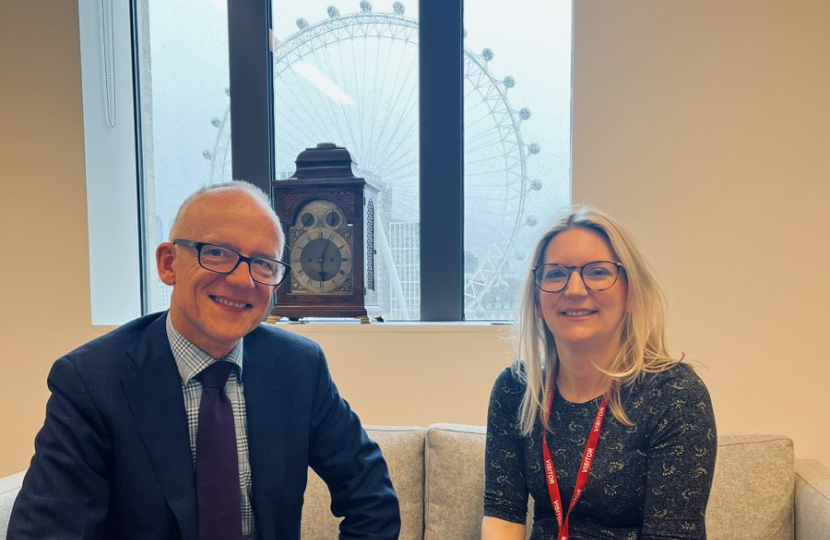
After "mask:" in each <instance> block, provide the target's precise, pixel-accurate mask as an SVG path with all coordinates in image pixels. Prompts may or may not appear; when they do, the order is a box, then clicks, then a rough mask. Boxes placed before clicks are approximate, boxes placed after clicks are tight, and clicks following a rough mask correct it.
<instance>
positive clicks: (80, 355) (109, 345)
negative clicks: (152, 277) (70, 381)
mask: <svg viewBox="0 0 830 540" xmlns="http://www.w3.org/2000/svg"><path fill="white" fill-rule="evenodd" d="M164 316H165V312H161V313H151V314H149V315H145V316H143V317H139V318H137V319H133V320H132V321H129V322H127V323H125V324H123V325H121V326H119V327H118V328H116V329H115V330H113V331H111V332H108V333H106V334H104V335H103V336H100V337H97V338H95V339H93V340H92V341H88V342H87V343H84V344H83V345H81V346H80V347H78V348H77V349H75V350H73V351H71V352H69V353H67V354H66V355H64V358H67V359H69V360H70V361H72V362H73V363H77V364H78V365H84V366H91V365H92V364H97V363H111V362H112V361H113V360H114V359H117V358H121V357H123V358H126V357H127V356H128V353H129V352H130V351H131V350H137V349H138V348H139V346H140V344H141V339H142V337H143V336H144V335H145V332H146V331H147V329H148V328H149V327H150V325H152V324H153V323H155V322H157V321H158V322H160V323H162V327H163V319H164Z"/></svg>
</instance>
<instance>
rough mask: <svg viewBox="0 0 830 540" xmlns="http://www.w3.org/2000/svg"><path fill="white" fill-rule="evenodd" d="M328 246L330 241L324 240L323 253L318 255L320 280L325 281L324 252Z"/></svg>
mask: <svg viewBox="0 0 830 540" xmlns="http://www.w3.org/2000/svg"><path fill="white" fill-rule="evenodd" d="M330 246H331V242H326V244H325V245H324V246H323V253H322V254H321V255H320V278H321V279H320V281H326V268H325V264H326V253H327V252H328V250H329V247H330Z"/></svg>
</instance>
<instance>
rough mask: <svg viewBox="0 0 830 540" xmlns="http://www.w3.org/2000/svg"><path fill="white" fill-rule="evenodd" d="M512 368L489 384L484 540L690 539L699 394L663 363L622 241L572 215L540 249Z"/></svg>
mask: <svg viewBox="0 0 830 540" xmlns="http://www.w3.org/2000/svg"><path fill="white" fill-rule="evenodd" d="M532 264H533V267H532V270H531V273H530V276H529V278H528V280H527V284H526V286H525V288H524V293H523V301H522V307H521V312H520V315H519V317H518V320H517V326H516V328H517V334H518V335H517V354H518V358H519V359H520V360H518V361H517V362H516V363H515V364H514V365H513V366H512V367H510V368H507V369H505V370H504V372H502V373H501V375H499V377H498V379H497V380H496V383H495V385H494V386H493V391H492V395H491V398H490V408H489V414H488V421H487V450H486V465H485V468H486V471H485V474H486V476H485V493H484V516H485V517H484V521H483V523H482V539H483V540H512V539H516V540H523V539H524V538H525V536H526V531H525V520H526V512H527V501H528V499H527V497H528V494H530V495H532V496H533V499H534V519H533V527H532V531H531V535H530V538H531V539H533V540H543V539H544V540H547V539H556V540H565V539H568V538H570V539H573V540H577V539H581V538H612V539H613V538H620V539H626V540H632V539H657V538H661V539H665V538H673V539H702V538H706V528H705V523H704V514H705V511H706V503H707V501H708V498H709V492H710V489H711V485H712V474H713V471H714V464H715V453H716V449H717V439H716V430H715V420H714V415H713V413H712V405H711V401H710V399H709V393H708V391H707V390H706V387H705V385H704V384H703V382H702V381H701V380H700V378H699V377H698V376H697V375H696V374H695V372H694V371H692V369H691V368H690V367H689V366H688V365H687V364H685V363H683V362H682V361H681V360H680V359H675V358H672V357H670V356H669V354H668V352H667V350H666V345H665V341H664V327H665V321H664V300H663V295H662V293H661V291H660V287H659V285H658V284H657V282H656V281H655V279H654V276H653V275H652V272H651V271H650V270H649V267H648V265H647V263H646V262H645V260H644V258H643V256H642V255H641V254H640V252H639V250H638V249H637V247H636V246H635V245H634V243H633V242H632V240H631V238H630V237H629V235H628V234H627V233H626V232H625V231H624V230H623V229H622V228H621V227H620V226H619V225H618V224H617V223H616V222H614V220H612V219H611V218H610V217H609V216H608V215H606V214H604V213H602V212H600V211H598V210H596V209H592V208H587V207H586V208H580V209H577V210H575V211H573V212H570V213H568V214H566V215H564V216H563V217H562V218H561V219H559V220H558V221H556V223H555V224H554V225H553V227H551V229H550V230H549V231H548V232H547V233H546V234H545V235H544V236H543V237H542V238H541V239H540V240H539V242H538V244H537V246H536V249H535V253H534V256H533V262H532Z"/></svg>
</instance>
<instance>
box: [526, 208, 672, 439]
mask: <svg viewBox="0 0 830 540" xmlns="http://www.w3.org/2000/svg"><path fill="white" fill-rule="evenodd" d="M573 228H581V229H585V230H588V231H593V232H595V233H597V234H599V235H600V236H601V237H602V238H603V239H605V240H606V241H607V242H608V244H609V245H610V247H611V250H612V251H613V253H614V255H616V257H617V259H618V260H619V262H620V263H622V265H623V267H624V268H625V270H624V272H625V276H624V277H625V279H627V280H628V301H627V303H626V309H625V313H624V315H623V322H622V345H621V347H620V350H619V351H618V352H617V354H616V355H615V357H614V358H613V360H612V361H611V364H610V365H609V366H608V369H602V368H599V366H597V369H599V370H600V371H602V372H603V373H605V375H606V376H607V377H608V378H609V379H610V383H611V384H610V386H609V389H608V391H607V393H606V397H607V398H608V403H609V405H610V407H611V412H612V413H613V415H614V416H615V417H616V418H617V420H619V421H620V422H621V423H623V424H624V425H629V426H630V425H632V422H631V420H630V419H629V418H628V415H626V413H625V410H624V409H623V404H622V399H621V389H622V387H623V385H628V384H631V383H633V382H634V381H635V380H636V379H637V378H638V377H640V376H641V375H643V374H645V373H657V372H660V371H664V370H666V369H669V368H670V367H672V366H674V365H676V364H678V363H680V362H681V361H682V357H681V358H680V359H674V358H671V357H670V356H669V355H668V352H667V351H666V344H665V335H664V334H665V299H664V297H663V292H662V290H661V289H660V286H659V285H658V283H657V280H656V279H655V278H654V274H653V272H652V271H651V269H650V268H649V266H648V263H647V262H646V260H645V258H644V257H643V255H642V254H641V253H640V250H639V249H637V246H635V245H634V242H633V240H632V239H631V236H629V234H628V233H627V232H626V231H625V230H623V228H622V227H620V225H619V224H617V223H616V222H615V221H614V220H613V219H612V218H611V217H610V216H608V215H607V214H605V213H603V212H601V211H600V210H597V209H596V208H591V207H588V206H584V207H577V208H574V209H572V210H571V211H570V212H568V213H566V214H563V215H562V217H560V218H559V219H557V220H556V221H555V222H554V223H553V225H552V226H551V227H550V229H548V231H547V232H545V234H544V235H543V236H542V237H541V238H540V239H539V241H538V242H537V244H536V248H535V251H534V253H533V258H532V259H531V265H532V266H537V265H540V264H543V263H544V257H545V251H546V250H547V247H548V245H549V244H550V242H551V240H552V239H553V238H554V237H555V236H556V235H557V234H559V233H560V232H562V231H566V230H568V229H573ZM537 306H538V291H537V288H536V283H535V281H534V279H533V275H532V270H531V271H530V272H528V277H527V280H526V283H525V286H524V289H523V293H522V301H521V306H520V307H519V314H518V316H517V317H516V323H515V325H514V334H515V345H516V353H517V358H518V359H519V360H520V362H518V363H517V364H515V367H514V369H515V371H516V373H517V375H518V376H519V377H520V378H521V379H523V380H524V382H525V383H526V384H527V388H526V390H525V394H524V398H523V399H522V405H521V408H520V410H519V420H520V424H521V428H522V433H523V434H524V435H530V434H531V432H532V430H533V425H534V423H535V422H536V420H537V419H539V420H540V421H541V422H542V423H544V424H545V427H546V428H547V427H549V426H548V425H547V419H546V418H545V416H546V412H547V411H545V410H544V406H543V404H544V403H545V401H546V398H547V394H548V392H550V388H551V383H552V382H553V378H554V377H555V376H556V372H557V369H558V368H559V366H558V361H559V360H558V357H557V353H556V343H555V342H554V337H553V334H552V333H551V331H550V330H549V329H548V327H547V324H545V320H544V319H543V318H542V317H540V316H539V315H538V310H537ZM522 366H523V367H524V369H521V368H522Z"/></svg>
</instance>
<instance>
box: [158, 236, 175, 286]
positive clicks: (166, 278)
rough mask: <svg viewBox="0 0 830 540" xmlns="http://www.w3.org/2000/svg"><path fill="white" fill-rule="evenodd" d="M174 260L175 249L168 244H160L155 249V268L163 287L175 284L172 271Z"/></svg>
mask: <svg viewBox="0 0 830 540" xmlns="http://www.w3.org/2000/svg"><path fill="white" fill-rule="evenodd" d="M175 260H176V248H175V246H173V244H171V243H170V242H162V243H161V244H159V247H157V248H156V268H157V269H158V273H159V279H160V280H161V282H162V283H164V284H165V285H175V284H176V272H175V271H174V270H173V261H175Z"/></svg>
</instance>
